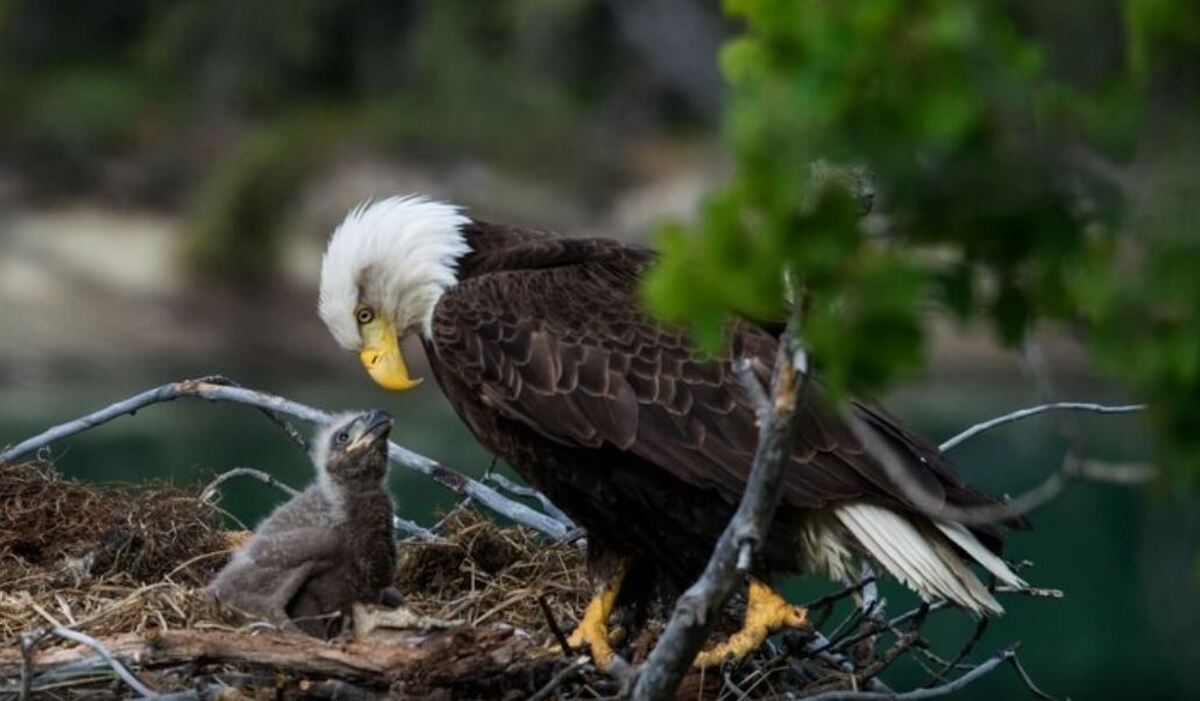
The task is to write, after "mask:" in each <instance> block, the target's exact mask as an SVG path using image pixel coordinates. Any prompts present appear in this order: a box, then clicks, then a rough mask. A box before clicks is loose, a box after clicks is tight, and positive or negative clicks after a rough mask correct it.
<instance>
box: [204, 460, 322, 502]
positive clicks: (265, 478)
mask: <svg viewBox="0 0 1200 701" xmlns="http://www.w3.org/2000/svg"><path fill="white" fill-rule="evenodd" d="M235 477H252V478H254V479H256V480H258V481H259V482H262V483H264V484H267V485H270V486H272V487H274V488H276V489H278V490H279V491H281V492H284V493H286V494H287V495H288V496H291V497H294V496H296V495H297V494H299V493H300V492H299V491H297V490H296V489H295V488H294V487H289V486H288V485H286V484H284V483H283V482H280V481H279V480H277V479H275V476H274V475H271V474H268V473H266V472H263V471H262V470H259V469H257V468H253V467H235V468H233V469H231V470H226V471H225V472H222V473H221V474H219V475H217V476H216V477H215V478H214V479H213V481H212V482H209V483H208V485H207V486H205V487H204V489H202V490H200V501H204V502H209V501H212V500H213V499H214V498H215V497H216V495H217V488H218V487H220V486H221V485H222V484H225V482H227V481H229V480H231V479H233V478H235Z"/></svg>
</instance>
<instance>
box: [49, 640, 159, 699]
mask: <svg viewBox="0 0 1200 701" xmlns="http://www.w3.org/2000/svg"><path fill="white" fill-rule="evenodd" d="M50 632H51V633H53V634H54V635H57V636H58V637H60V638H64V639H66V640H70V641H71V642H73V643H79V644H80V645H87V646H88V647H90V648H92V649H93V650H95V651H96V654H97V655H100V657H101V658H103V659H104V661H105V662H107V663H108V666H109V667H112V669H113V671H114V672H116V673H117V676H118V677H120V678H121V681H123V682H125V683H126V684H128V685H129V686H130V687H132V688H133V690H134V691H136V692H137V693H138V694H139V695H141V696H143V697H154V696H157V695H158V694H156V693H155V692H154V691H151V690H150V689H149V688H147V687H146V685H145V684H142V682H141V680H139V679H138V678H137V677H135V676H133V673H132V672H130V671H129V670H128V669H127V668H126V667H125V665H123V664H121V662H120V660H118V659H117V658H115V657H113V654H112V653H111V652H109V651H108V648H106V647H104V645H103V644H101V643H100V641H99V640H96V639H95V638H93V637H91V636H90V635H84V634H83V633H80V632H78V631H74V630H71V629H70V628H64V627H62V626H55V627H54V628H52V629H51V630H50Z"/></svg>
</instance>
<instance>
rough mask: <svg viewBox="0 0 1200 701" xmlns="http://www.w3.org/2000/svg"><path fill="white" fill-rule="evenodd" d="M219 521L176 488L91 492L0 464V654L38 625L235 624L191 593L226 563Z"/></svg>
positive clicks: (27, 467) (95, 629)
mask: <svg viewBox="0 0 1200 701" xmlns="http://www.w3.org/2000/svg"><path fill="white" fill-rule="evenodd" d="M222 520H223V517H222V515H221V513H220V512H219V511H218V510H217V509H215V508H214V507H212V506H211V505H209V504H206V503H204V502H201V501H200V500H199V499H198V498H197V496H196V495H195V494H194V493H192V492H189V491H187V490H184V489H181V488H178V487H174V486H170V485H166V484H160V483H154V484H149V485H145V486H143V487H142V488H140V489H137V490H133V489H131V488H96V487H93V486H90V485H87V484H84V483H82V482H78V481H75V480H69V479H64V478H63V477H62V476H61V475H60V474H59V473H58V471H57V470H56V469H54V467H53V466H52V465H50V464H48V463H44V462H30V463H23V464H2V463H0V646H7V645H12V644H14V643H15V642H16V640H17V638H18V637H19V636H20V635H21V634H22V633H27V632H29V631H31V630H34V629H37V628H41V627H44V626H47V625H64V626H71V627H76V626H77V625H79V624H82V623H84V622H86V623H87V624H88V630H89V632H90V633H91V634H94V635H104V634H108V633H118V632H138V631H144V630H148V629H153V628H158V629H168V628H190V627H196V626H204V625H210V626H229V625H232V624H235V623H237V622H239V621H240V620H241V617H240V616H238V615H236V614H234V613H233V612H231V611H226V610H222V608H221V607H220V606H218V605H217V604H216V603H215V602H214V601H212V599H211V598H210V597H208V596H206V595H204V594H203V592H201V591H200V590H199V587H200V586H202V585H203V584H204V583H206V582H207V581H208V580H209V579H210V578H211V577H212V575H213V573H214V572H216V570H217V569H219V568H220V567H221V566H222V565H223V564H224V563H225V561H226V560H227V559H228V554H229V545H228V544H227V541H226V535H225V532H224V531H223V530H222V529H221V525H222Z"/></svg>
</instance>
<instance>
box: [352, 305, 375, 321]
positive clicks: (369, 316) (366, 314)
mask: <svg viewBox="0 0 1200 701" xmlns="http://www.w3.org/2000/svg"><path fill="white" fill-rule="evenodd" d="M354 317H355V318H356V319H358V323H360V324H369V323H371V321H372V320H374V319H375V312H374V311H372V310H371V309H370V308H369V307H362V308H361V309H359V310H358V311H357V312H354Z"/></svg>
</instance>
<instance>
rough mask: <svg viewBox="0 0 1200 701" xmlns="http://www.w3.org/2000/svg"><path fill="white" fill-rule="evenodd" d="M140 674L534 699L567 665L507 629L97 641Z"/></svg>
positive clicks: (67, 658) (84, 650)
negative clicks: (326, 681) (241, 672)
mask: <svg viewBox="0 0 1200 701" xmlns="http://www.w3.org/2000/svg"><path fill="white" fill-rule="evenodd" d="M97 640H98V641H99V642H100V643H101V644H103V645H104V646H105V647H106V648H107V649H108V650H109V651H110V652H111V653H112V654H113V656H114V657H116V658H117V659H119V660H121V661H122V662H123V663H125V664H126V665H128V666H129V667H130V668H132V669H143V670H146V669H152V668H155V667H166V666H172V665H179V664H183V663H193V664H198V665H233V666H237V667H256V668H267V669H270V670H274V671H276V672H278V673H283V674H287V675H290V676H293V677H296V678H298V679H300V678H303V679H312V678H333V679H343V680H352V681H354V682H356V683H360V684H364V683H365V685H366V686H371V687H375V688H387V689H390V690H393V691H404V692H407V693H431V692H437V691H446V692H450V693H451V695H452V696H473V695H476V694H478V693H480V692H485V691H486V693H488V694H497V693H499V694H503V693H504V692H514V691H521V692H526V693H528V692H529V691H531V690H536V689H537V688H538V687H539V686H540V685H541V684H543V683H545V681H546V680H548V679H549V678H550V677H551V676H552V675H553V674H554V672H555V671H556V670H557V669H558V668H560V667H562V666H563V665H564V664H565V662H564V660H563V659H562V657H560V656H555V655H550V654H547V653H546V652H545V651H544V650H543V649H542V648H540V647H539V646H538V645H536V644H535V643H534V642H533V641H531V640H529V639H528V638H526V637H525V636H524V635H522V634H520V633H518V632H517V631H515V630H514V629H513V628H511V627H507V626H488V627H459V628H454V629H450V630H438V631H433V632H430V633H427V634H414V635H413V636H412V637H411V638H410V639H408V640H405V641H401V642H375V641H343V642H325V641H321V640H318V639H316V638H309V637H305V636H300V635H288V634H281V633H259V634H249V633H237V632H230V631H213V630H168V631H157V632H150V633H126V634H120V635H114V636H110V637H105V638H98V639H97ZM91 657H95V652H94V651H93V650H92V649H90V648H88V647H86V646H83V645H79V646H72V647H62V648H54V649H50V650H45V651H42V652H39V653H36V654H35V655H34V657H33V669H34V673H35V674H40V673H44V672H48V671H51V670H54V669H55V668H58V667H61V666H62V665H66V664H70V663H76V662H79V661H81V660H86V659H88V658H91ZM21 667H22V660H21V655H20V653H19V652H17V651H8V650H5V651H0V678H10V679H19V678H20V677H21Z"/></svg>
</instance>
